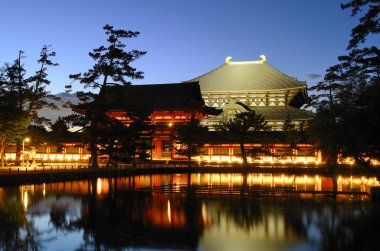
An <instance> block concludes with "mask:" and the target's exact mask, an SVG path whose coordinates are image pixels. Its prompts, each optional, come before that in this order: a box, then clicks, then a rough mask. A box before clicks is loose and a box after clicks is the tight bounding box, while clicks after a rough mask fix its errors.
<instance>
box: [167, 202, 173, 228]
mask: <svg viewBox="0 0 380 251" xmlns="http://www.w3.org/2000/svg"><path fill="white" fill-rule="evenodd" d="M168 221H169V223H170V224H171V223H172V213H171V211H170V200H168Z"/></svg>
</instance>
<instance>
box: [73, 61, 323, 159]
mask: <svg viewBox="0 0 380 251" xmlns="http://www.w3.org/2000/svg"><path fill="white" fill-rule="evenodd" d="M306 87H307V86H306V83H305V82H301V81H298V80H297V79H295V78H292V77H289V76H287V75H285V74H284V73H282V72H280V71H278V70H277V69H275V68H274V67H273V66H271V65H269V64H268V63H267V62H266V58H265V56H262V60H259V61H243V62H232V61H231V58H230V57H228V58H227V59H226V62H225V64H223V65H221V66H220V67H218V68H216V69H214V70H212V71H210V72H208V73H206V74H204V75H201V76H199V77H196V78H193V79H192V80H189V81H184V82H182V83H175V84H153V85H132V86H120V85H109V86H108V87H107V88H106V89H104V90H103V91H102V92H101V93H100V95H101V96H103V99H104V100H103V102H104V104H105V105H106V106H107V109H108V110H107V111H108V112H107V114H108V115H109V116H112V117H114V118H117V119H119V120H121V121H123V123H126V124H128V111H127V110H128V105H133V102H142V103H143V104H145V105H147V106H148V107H149V109H150V110H151V111H152V113H151V116H150V122H149V123H152V124H153V125H154V128H155V129H154V133H153V140H152V146H153V150H152V152H151V156H152V159H167V160H171V159H180V158H182V156H178V155H176V154H175V153H174V151H173V147H172V144H171V142H170V134H171V131H172V128H173V126H174V125H176V124H178V123H184V122H185V121H186V120H188V119H189V117H190V116H191V115H192V114H196V116H197V118H199V119H202V121H203V123H204V124H205V125H207V126H208V127H209V128H210V129H211V131H212V130H213V125H215V124H216V123H219V122H220V121H223V120H226V119H228V118H232V117H233V116H234V115H235V114H236V113H237V112H243V111H247V110H254V111H256V113H260V114H262V115H264V117H265V119H266V121H267V122H268V125H269V126H270V127H271V131H272V134H275V133H276V132H278V131H281V130H282V126H283V124H284V121H285V120H287V119H289V120H291V121H292V122H293V123H294V124H295V125H296V127H298V128H299V129H303V128H304V127H305V126H307V124H308V122H309V121H310V120H312V119H313V113H311V112H309V111H306V110H302V109H300V107H301V106H302V105H303V104H305V102H306V101H307V99H308V96H307V92H306ZM132 96H133V98H132ZM128 100H132V103H131V102H130V103H129V104H127V105H126V103H125V102H128ZM75 110H76V111H77V112H80V113H84V110H83V109H82V110H81V109H80V106H77V107H76V108H75ZM262 144H263V143H262V142H250V143H249V144H246V147H247V148H252V147H258V146H261V145H262ZM288 148H289V147H288V145H286V143H284V142H281V141H278V140H276V142H273V144H271V149H270V151H271V153H276V151H277V152H281V151H284V152H288V153H289V154H290V155H291V157H290V158H288V160H289V161H292V162H295V161H296V162H317V161H320V154H319V153H318V152H316V151H314V150H313V147H312V145H310V144H305V143H302V144H299V145H298V147H297V150H295V149H292V150H291V152H289V149H288ZM284 149H286V150H284ZM239 153H240V148H239V145H238V142H234V141H233V140H232V141H231V140H230V141H225V142H223V141H219V142H218V143H215V142H211V141H210V142H209V144H206V145H205V148H204V151H203V155H201V156H198V157H196V158H195V159H197V160H198V161H208V162H213V161H217V162H235V161H237V162H240V161H241V160H240V158H239V157H238V155H239ZM273 156H274V154H270V155H269V156H262V157H260V158H259V159H253V158H252V159H249V161H250V162H254V161H261V162H264V161H270V162H274V161H280V159H278V160H276V159H275V158H274V157H273ZM285 159H286V158H285ZM281 161H284V158H281Z"/></svg>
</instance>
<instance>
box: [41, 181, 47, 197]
mask: <svg viewBox="0 0 380 251" xmlns="http://www.w3.org/2000/svg"><path fill="white" fill-rule="evenodd" d="M42 195H43V196H44V197H45V195H46V188H45V183H44V184H43V189H42Z"/></svg>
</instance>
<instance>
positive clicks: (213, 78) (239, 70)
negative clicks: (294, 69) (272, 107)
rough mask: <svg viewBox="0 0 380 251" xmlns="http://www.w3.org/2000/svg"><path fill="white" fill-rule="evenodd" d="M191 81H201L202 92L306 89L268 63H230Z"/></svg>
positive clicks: (304, 85)
mask: <svg viewBox="0 0 380 251" xmlns="http://www.w3.org/2000/svg"><path fill="white" fill-rule="evenodd" d="M189 81H199V84H200V86H201V91H202V92H214V91H216V92H221V91H235V92H244V91H253V90H254V91H270V90H276V89H277V90H278V89H294V88H306V83H305V82H301V81H298V80H297V79H295V78H292V77H289V76H287V75H286V74H284V73H282V72H280V71H279V70H277V69H276V68H274V67H273V66H271V65H270V64H268V63H266V61H238V62H231V61H228V62H226V63H225V64H223V65H221V66H220V67H218V68H216V69H214V70H212V71H210V72H208V73H206V74H203V75H201V76H199V77H196V78H193V79H191V80H189Z"/></svg>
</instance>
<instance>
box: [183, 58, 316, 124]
mask: <svg viewBox="0 0 380 251" xmlns="http://www.w3.org/2000/svg"><path fill="white" fill-rule="evenodd" d="M189 81H199V85H200V87H201V92H202V97H203V99H204V101H205V103H206V105H208V106H210V107H215V108H221V109H223V113H222V114H221V115H219V116H216V117H213V118H212V119H209V120H207V124H208V125H212V124H214V123H218V122H219V121H220V120H226V119H228V118H232V117H234V116H235V114H236V112H244V111H247V110H249V109H251V110H254V111H256V113H259V114H262V115H263V116H264V118H265V120H266V121H267V123H268V126H270V127H271V130H272V131H281V130H282V126H283V124H284V121H285V120H286V119H290V120H291V121H292V123H294V124H295V126H296V127H297V128H299V129H303V128H304V127H306V126H307V124H308V122H309V121H310V120H312V119H313V117H314V116H313V113H312V112H310V111H306V110H302V109H300V107H301V106H303V105H304V104H305V103H306V102H307V100H308V96H307V92H306V89H307V85H306V82H301V81H298V80H297V79H296V78H292V77H289V76H287V75H285V74H284V73H282V72H280V71H279V70H277V69H276V68H274V67H273V66H271V65H270V64H268V63H267V60H266V57H265V56H264V55H261V60H258V61H231V57H227V58H226V61H225V63H224V64H223V65H221V66H219V67H218V68H215V69H213V70H211V71H209V72H207V73H205V74H203V75H201V76H199V77H196V78H193V79H191V80H189Z"/></svg>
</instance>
